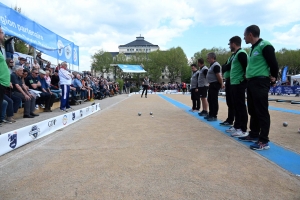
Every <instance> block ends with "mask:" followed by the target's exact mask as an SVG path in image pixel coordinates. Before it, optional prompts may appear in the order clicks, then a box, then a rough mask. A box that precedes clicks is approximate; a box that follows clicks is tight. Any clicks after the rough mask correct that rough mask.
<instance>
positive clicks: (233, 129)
mask: <svg viewBox="0 0 300 200" xmlns="http://www.w3.org/2000/svg"><path fill="white" fill-rule="evenodd" d="M225 132H226V133H234V132H236V129H235V128H234V127H233V126H232V127H230V128H229V129H227V130H226V131H225Z"/></svg>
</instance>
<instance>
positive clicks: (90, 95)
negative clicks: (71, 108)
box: [81, 76, 93, 101]
mask: <svg viewBox="0 0 300 200" xmlns="http://www.w3.org/2000/svg"><path fill="white" fill-rule="evenodd" d="M81 83H82V86H83V87H84V88H85V89H86V91H87V99H88V100H89V101H90V100H92V99H93V90H92V88H91V85H90V82H89V79H88V77H87V76H85V77H84V79H82V81H81Z"/></svg>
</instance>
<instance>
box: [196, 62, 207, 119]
mask: <svg viewBox="0 0 300 200" xmlns="http://www.w3.org/2000/svg"><path fill="white" fill-rule="evenodd" d="M198 66H199V67H200V70H199V78H198V87H199V88H198V90H199V96H200V99H201V102H202V108H203V109H202V111H201V112H200V113H199V116H207V115H208V112H207V111H208V102H207V90H208V82H207V78H206V76H207V72H208V68H207V67H206V66H205V65H204V60H203V58H199V59H198Z"/></svg>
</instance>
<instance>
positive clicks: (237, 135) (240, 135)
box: [231, 129, 249, 138]
mask: <svg viewBox="0 0 300 200" xmlns="http://www.w3.org/2000/svg"><path fill="white" fill-rule="evenodd" d="M248 135H249V133H248V132H243V131H242V130H241V129H237V130H236V132H234V133H231V137H236V138H239V137H246V136H248Z"/></svg>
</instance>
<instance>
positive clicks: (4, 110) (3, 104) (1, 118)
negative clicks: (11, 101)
mask: <svg viewBox="0 0 300 200" xmlns="http://www.w3.org/2000/svg"><path fill="white" fill-rule="evenodd" d="M7 105H8V103H7V101H5V100H3V101H2V105H1V106H2V113H1V116H0V122H2V120H4V119H5V116H6V108H7Z"/></svg>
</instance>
